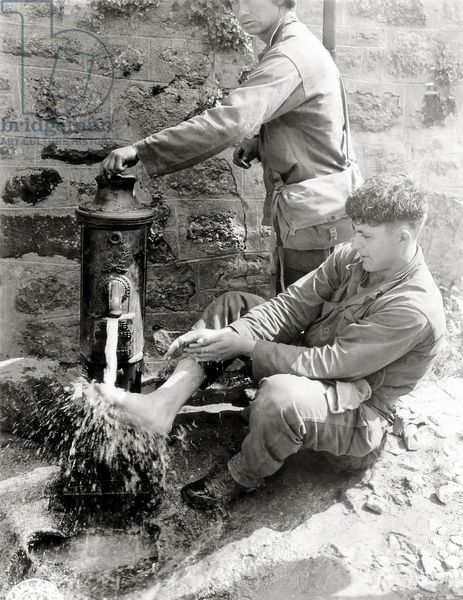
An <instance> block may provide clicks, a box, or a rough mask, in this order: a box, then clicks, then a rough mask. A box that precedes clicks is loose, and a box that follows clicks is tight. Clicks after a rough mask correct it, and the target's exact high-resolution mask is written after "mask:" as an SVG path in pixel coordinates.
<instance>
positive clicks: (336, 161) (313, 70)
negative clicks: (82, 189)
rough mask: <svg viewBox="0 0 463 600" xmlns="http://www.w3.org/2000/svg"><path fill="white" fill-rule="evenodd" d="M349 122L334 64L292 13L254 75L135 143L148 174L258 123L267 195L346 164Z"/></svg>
mask: <svg viewBox="0 0 463 600" xmlns="http://www.w3.org/2000/svg"><path fill="white" fill-rule="evenodd" d="M343 125H344V114H343V109H342V99H341V92H340V80H339V73H338V70H337V68H336V65H335V64H334V62H333V60H332V59H331V56H330V55H329V53H328V52H327V50H326V49H325V48H324V47H323V45H322V44H321V43H320V41H319V40H318V39H317V38H316V37H315V36H314V35H313V34H311V33H310V32H309V31H308V29H307V28H306V27H305V26H304V25H303V24H302V23H301V22H300V21H298V19H297V17H296V15H295V13H293V12H289V13H287V14H286V16H285V17H284V18H283V19H282V21H281V22H280V23H278V24H277V27H276V28H275V31H274V34H273V35H272V37H271V41H270V43H269V44H268V46H267V47H266V48H265V50H264V52H263V53H262V54H261V56H260V60H259V63H258V65H257V67H256V68H255V69H254V70H253V71H252V72H251V74H250V76H249V78H248V79H247V80H246V82H244V83H243V84H242V85H241V86H240V87H239V88H237V89H236V90H235V91H233V92H232V93H231V94H230V95H229V96H227V98H225V99H224V100H223V101H222V104H221V105H220V106H216V107H215V108H212V109H210V110H207V111H205V112H203V113H202V114H200V115H198V116H195V117H193V118H191V119H189V120H188V121H184V122H182V123H180V124H178V125H176V126H175V127H170V128H168V129H164V130H163V131H161V132H159V133H156V134H154V135H151V136H149V137H147V138H146V139H144V140H141V141H139V142H137V143H135V144H134V147H135V149H136V151H137V154H138V156H139V158H140V160H141V161H142V162H143V164H144V166H145V168H146V169H147V171H148V173H149V174H150V175H152V176H158V175H164V174H166V173H172V172H174V171H178V170H180V169H185V168H187V167H191V166H193V165H195V164H197V163H199V162H201V161H203V160H205V159H207V158H210V157H212V156H215V155H216V154H218V153H219V152H221V151H222V150H224V149H225V148H227V147H228V146H230V145H232V144H233V143H235V142H238V141H240V140H242V139H243V138H245V137H248V136H251V135H252V134H253V132H255V131H256V130H259V128H260V133H259V153H260V158H261V160H262V163H263V167H264V180H265V184H266V187H267V191H268V193H267V198H268V199H269V198H270V196H271V191H272V181H273V180H274V179H275V176H278V177H281V178H282V180H283V181H284V182H285V183H298V182H301V181H303V180H305V179H310V178H313V177H316V176H319V175H327V174H329V173H333V172H336V171H342V170H344V169H345V167H346V164H347V161H346V157H345V155H344V152H343V149H342V145H343V139H344V134H343ZM268 203H269V200H268V201H267V207H268ZM268 215H269V211H267V216H268Z"/></svg>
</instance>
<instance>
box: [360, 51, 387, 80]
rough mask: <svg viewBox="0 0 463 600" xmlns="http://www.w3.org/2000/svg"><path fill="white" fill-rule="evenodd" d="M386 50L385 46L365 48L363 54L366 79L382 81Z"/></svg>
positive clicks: (363, 70)
mask: <svg viewBox="0 0 463 600" xmlns="http://www.w3.org/2000/svg"><path fill="white" fill-rule="evenodd" d="M385 56H386V51H385V49H384V48H365V51H364V55H363V66H362V76H363V77H364V78H365V79H374V80H376V81H381V80H382V79H383V66H384V62H385Z"/></svg>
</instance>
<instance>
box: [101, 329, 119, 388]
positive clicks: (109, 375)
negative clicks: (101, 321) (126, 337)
mask: <svg viewBox="0 0 463 600" xmlns="http://www.w3.org/2000/svg"><path fill="white" fill-rule="evenodd" d="M118 329H119V319H118V318H108V319H107V320H106V346H105V357H106V367H105V370H104V375H103V381H104V383H106V384H108V385H110V386H112V387H114V385H115V383H116V374H117V336H118Z"/></svg>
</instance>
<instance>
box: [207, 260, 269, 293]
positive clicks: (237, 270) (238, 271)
mask: <svg viewBox="0 0 463 600" xmlns="http://www.w3.org/2000/svg"><path fill="white" fill-rule="evenodd" d="M269 281H270V274H269V257H268V255H265V254H241V255H238V256H234V257H231V258H223V259H214V260H213V261H212V262H211V261H204V262H200V263H199V289H200V290H201V291H202V290H205V289H214V290H221V291H222V292H227V291H232V290H239V291H249V292H251V293H257V290H258V289H261V288H265V286H267V285H268V284H269Z"/></svg>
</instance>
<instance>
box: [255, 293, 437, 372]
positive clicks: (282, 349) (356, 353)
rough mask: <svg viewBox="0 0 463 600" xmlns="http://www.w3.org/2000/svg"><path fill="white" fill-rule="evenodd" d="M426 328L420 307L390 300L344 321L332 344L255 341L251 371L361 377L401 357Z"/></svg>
mask: <svg viewBox="0 0 463 600" xmlns="http://www.w3.org/2000/svg"><path fill="white" fill-rule="evenodd" d="M430 333H431V329H430V325H429V323H428V320H427V318H426V317H425V315H424V314H422V313H421V312H420V311H419V310H417V309H416V308H414V307H413V306H410V305H407V304H393V303H391V304H390V305H386V306H384V307H383V308H382V309H381V310H379V311H378V312H377V313H375V314H372V315H370V316H369V317H367V318H365V319H362V320H361V321H359V322H358V323H352V324H349V325H347V326H346V327H345V328H344V330H343V331H342V332H341V334H340V335H339V337H337V338H336V340H335V342H334V343H333V344H330V345H326V346H321V347H313V348H307V347H298V346H291V345H287V344H281V343H275V342H271V341H268V340H262V341H258V342H257V343H256V345H255V348H254V351H253V355H252V365H253V374H254V377H255V378H256V379H257V380H259V379H262V377H269V376H270V375H276V374H278V373H286V374H290V375H298V376H302V377H309V378H311V379H345V378H353V379H359V378H361V377H366V376H367V375H371V374H372V373H375V372H376V371H379V370H380V369H382V368H383V367H385V366H387V365H389V364H391V363H392V362H394V361H395V360H397V359H399V358H401V357H402V356H404V355H405V354H407V353H408V352H409V351H410V350H411V349H412V348H414V347H415V346H417V345H418V344H420V343H421V342H422V341H424V340H425V339H426V337H427V336H428V335H430Z"/></svg>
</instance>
